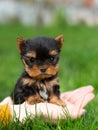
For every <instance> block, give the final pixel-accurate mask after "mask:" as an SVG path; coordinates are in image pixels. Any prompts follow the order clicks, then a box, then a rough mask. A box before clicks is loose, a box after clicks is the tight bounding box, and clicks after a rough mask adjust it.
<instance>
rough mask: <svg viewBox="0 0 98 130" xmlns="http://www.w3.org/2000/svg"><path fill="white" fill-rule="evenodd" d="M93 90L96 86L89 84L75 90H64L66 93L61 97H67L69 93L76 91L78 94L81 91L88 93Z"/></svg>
mask: <svg viewBox="0 0 98 130" xmlns="http://www.w3.org/2000/svg"><path fill="white" fill-rule="evenodd" d="M84 90H85V91H84ZM93 90H94V87H93V86H91V85H88V86H84V87H80V88H78V89H76V90H73V91H69V92H64V93H62V94H61V98H62V97H67V96H68V95H73V93H75V94H76V93H77V94H78V93H80V92H84V93H88V92H92V91H93Z"/></svg>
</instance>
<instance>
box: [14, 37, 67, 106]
mask: <svg viewBox="0 0 98 130" xmlns="http://www.w3.org/2000/svg"><path fill="white" fill-rule="evenodd" d="M17 41H18V48H19V51H20V55H21V60H22V62H23V64H24V72H23V74H22V75H21V77H20V78H19V79H18V81H17V83H16V85H15V88H14V90H13V92H12V93H11V98H12V100H13V102H14V104H21V103H23V102H24V101H26V102H27V103H29V104H35V103H39V102H44V101H47V102H49V103H53V104H57V105H61V106H65V104H64V102H63V101H62V100H61V99H60V90H59V87H60V85H59V79H58V69H59V66H58V61H59V56H60V51H61V48H62V46H63V43H64V38H63V35H59V36H57V37H56V38H49V37H36V38H33V39H28V40H24V39H23V38H22V37H18V38H17Z"/></svg>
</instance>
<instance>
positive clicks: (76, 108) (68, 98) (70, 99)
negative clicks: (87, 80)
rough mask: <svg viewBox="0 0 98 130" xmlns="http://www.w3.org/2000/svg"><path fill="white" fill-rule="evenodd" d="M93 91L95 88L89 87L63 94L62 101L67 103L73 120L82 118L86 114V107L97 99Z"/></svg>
mask: <svg viewBox="0 0 98 130" xmlns="http://www.w3.org/2000/svg"><path fill="white" fill-rule="evenodd" d="M93 90H94V88H93V87H92V86H91V85H89V86H84V87H80V88H78V89H76V90H73V91H70V92H65V93H62V94H61V99H62V100H63V101H64V102H65V103H66V107H67V109H68V111H69V114H70V116H71V118H72V119H75V118H77V117H80V116H81V115H83V114H84V113H85V112H86V110H85V109H84V107H85V106H86V105H87V104H88V103H89V102H90V101H91V100H92V99H94V97H95V95H94V94H93Z"/></svg>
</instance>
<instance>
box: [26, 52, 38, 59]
mask: <svg viewBox="0 0 98 130" xmlns="http://www.w3.org/2000/svg"><path fill="white" fill-rule="evenodd" d="M26 56H27V57H33V58H36V52H35V51H32V52H28V53H27V54H26Z"/></svg>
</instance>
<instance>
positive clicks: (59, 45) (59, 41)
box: [55, 34, 64, 50]
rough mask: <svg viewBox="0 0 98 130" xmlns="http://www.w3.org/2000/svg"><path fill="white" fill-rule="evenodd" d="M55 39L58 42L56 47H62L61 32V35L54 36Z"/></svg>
mask: <svg viewBox="0 0 98 130" xmlns="http://www.w3.org/2000/svg"><path fill="white" fill-rule="evenodd" d="M55 40H56V41H57V42H58V47H59V49H60V50H61V48H62V46H63V44H64V35H63V34H61V35H59V36H57V37H55Z"/></svg>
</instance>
